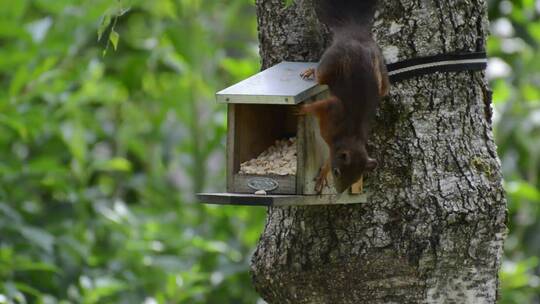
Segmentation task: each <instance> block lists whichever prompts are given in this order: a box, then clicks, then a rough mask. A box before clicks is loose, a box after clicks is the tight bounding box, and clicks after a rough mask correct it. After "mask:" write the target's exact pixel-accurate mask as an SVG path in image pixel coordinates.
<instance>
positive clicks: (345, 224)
mask: <svg viewBox="0 0 540 304" xmlns="http://www.w3.org/2000/svg"><path fill="white" fill-rule="evenodd" d="M486 11H487V3H486V1H485V0H454V1H443V0H426V1H413V0H388V1H380V5H379V9H378V13H377V15H376V21H375V26H374V35H375V37H376V40H377V41H378V43H379V45H380V46H381V48H382V49H383V53H384V55H385V58H386V61H387V63H393V62H396V61H401V60H404V59H409V58H414V57H420V56H428V55H435V54H440V53H447V52H454V51H471V52H472V51H483V50H484V48H485V40H486V35H487V30H488V23H487V16H486ZM257 13H258V22H259V39H260V47H261V49H260V52H261V56H262V62H263V67H264V68H266V67H269V66H271V65H273V64H276V63H278V62H280V61H281V60H292V61H294V60H302V61H317V60H318V59H319V58H320V55H321V54H322V52H323V51H324V47H325V46H326V45H327V44H328V42H329V40H330V38H329V34H328V31H327V29H325V28H324V26H322V25H321V24H320V23H319V22H318V21H317V19H316V16H315V13H314V11H313V9H312V5H311V3H310V2H309V1H307V0H297V1H296V3H295V4H293V5H292V6H290V7H285V6H284V4H283V1H282V0H258V1H257ZM484 83H485V81H484V75H483V72H459V73H435V74H430V75H426V76H422V77H417V78H413V79H410V80H406V81H402V82H399V83H396V84H393V85H392V88H391V92H390V96H389V97H388V98H386V99H385V100H384V101H383V102H382V105H381V107H380V110H379V112H378V114H377V119H376V122H375V126H374V128H373V131H372V135H371V141H370V145H369V150H370V155H372V156H374V157H375V158H376V159H377V160H378V161H379V167H378V168H377V169H376V170H375V172H373V173H371V174H369V175H368V176H366V178H365V187H366V189H367V191H368V192H369V201H368V203H366V204H360V205H353V206H320V207H313V206H311V207H288V208H276V207H273V208H269V209H268V214H267V222H266V226H265V229H264V232H263V234H262V236H261V238H260V241H259V244H258V247H257V249H256V251H255V253H254V256H253V258H252V265H251V268H252V276H253V282H254V285H255V288H256V289H257V291H258V292H259V293H260V295H261V296H262V297H263V298H264V299H265V300H266V301H267V302H269V303H276V304H282V303H294V304H301V303H310V304H313V303H332V304H335V303H355V304H356V303H475V304H478V303H495V302H496V299H497V290H498V276H497V273H498V269H499V266H500V263H501V257H502V251H503V240H504V236H505V232H506V226H505V220H506V200H505V197H504V192H503V188H502V177H501V173H500V163H499V160H498V158H497V153H496V147H495V144H494V142H493V136H492V130H491V123H490V113H491V112H490V105H489V102H487V101H486V100H485V98H484V94H483V90H482V88H483V85H484Z"/></svg>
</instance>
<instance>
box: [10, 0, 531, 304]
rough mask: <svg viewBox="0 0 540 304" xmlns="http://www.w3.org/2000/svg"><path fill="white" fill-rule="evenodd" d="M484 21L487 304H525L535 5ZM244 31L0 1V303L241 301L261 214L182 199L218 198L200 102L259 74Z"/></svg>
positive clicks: (147, 12) (232, 15)
mask: <svg viewBox="0 0 540 304" xmlns="http://www.w3.org/2000/svg"><path fill="white" fill-rule="evenodd" d="M489 4H490V19H492V20H493V24H494V29H493V36H492V38H491V39H490V42H489V52H490V55H491V56H492V58H494V59H493V60H495V61H494V62H495V64H494V65H492V66H495V69H492V71H491V73H490V75H491V78H492V85H493V87H494V89H495V94H494V97H495V114H496V115H495V124H496V136H497V142H498V144H499V152H500V156H501V159H502V162H503V169H504V174H505V179H506V182H505V186H506V189H507V191H508V198H509V210H510V222H509V226H510V235H509V236H508V239H507V242H506V258H505V260H504V264H503V268H502V270H501V277H502V290H501V295H502V303H539V301H540V299H539V298H538V294H539V293H540V288H539V286H540V278H539V273H540V271H539V269H540V268H539V258H538V253H539V252H540V221H539V218H540V208H539V206H540V191H539V190H538V189H539V187H540V180H539V178H540V90H539V89H538V88H539V87H540V72H539V71H540V58H539V56H540V53H539V52H538V48H539V43H540V23H539V22H538V19H539V18H538V16H539V11H540V3H539V1H536V2H535V1H534V0H514V1H499V0H497V1H489ZM255 20H256V19H255V11H254V5H253V3H252V1H249V0H229V1H223V2H222V1H213V0H153V1H142V0H131V1H129V0H122V1H111V0H92V1H89V0H54V1H51V0H17V1H9V0H0V84H1V88H2V90H0V303H44V304H49V303H145V304H153V303H256V302H257V301H258V296H257V295H256V294H255V292H254V291H253V290H252V288H251V285H250V279H249V275H248V273H247V265H248V261H249V257H250V254H251V250H253V248H254V244H255V242H256V241H257V238H258V236H259V233H260V231H261V229H262V228H263V224H264V210H262V209H248V208H229V207H212V206H201V205H198V204H196V203H195V202H194V199H193V193H194V192H196V191H200V190H208V191H217V190H220V189H223V188H224V181H225V176H224V170H223V164H224V144H225V142H224V135H225V128H226V117H225V113H224V110H225V109H224V107H222V106H218V105H216V104H215V103H214V101H213V100H214V98H213V94H214V92H215V91H216V90H217V89H220V88H223V87H225V86H226V85H229V84H232V83H234V82H236V81H238V80H240V79H243V78H245V77H246V76H248V75H251V74H253V73H255V72H256V71H257V70H258V69H259V65H258V57H257V44H256V43H257V42H256V35H257V33H256V21H255ZM98 37H99V39H98ZM535 301H536V302H535Z"/></svg>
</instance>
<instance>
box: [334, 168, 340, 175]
mask: <svg viewBox="0 0 540 304" xmlns="http://www.w3.org/2000/svg"><path fill="white" fill-rule="evenodd" d="M333 173H334V175H335V176H340V175H341V171H340V170H339V169H338V168H334V170H333Z"/></svg>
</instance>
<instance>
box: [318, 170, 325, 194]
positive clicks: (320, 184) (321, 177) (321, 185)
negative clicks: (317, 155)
mask: <svg viewBox="0 0 540 304" xmlns="http://www.w3.org/2000/svg"><path fill="white" fill-rule="evenodd" d="M315 180H316V182H315V192H317V194H322V191H323V189H324V187H326V186H328V174H327V172H324V170H320V171H319V174H318V175H317V177H316V178H315Z"/></svg>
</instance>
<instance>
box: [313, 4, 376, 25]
mask: <svg viewBox="0 0 540 304" xmlns="http://www.w3.org/2000/svg"><path fill="white" fill-rule="evenodd" d="M313 3H314V5H315V9H316V11H317V16H318V18H319V20H320V21H321V22H323V23H325V24H326V25H328V26H329V27H339V26H341V25H343V24H347V23H357V24H369V23H371V22H372V19H373V16H374V14H375V8H376V6H377V0H313Z"/></svg>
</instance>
